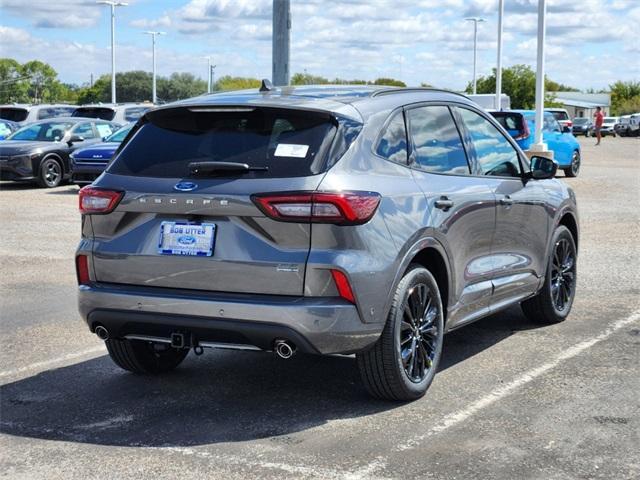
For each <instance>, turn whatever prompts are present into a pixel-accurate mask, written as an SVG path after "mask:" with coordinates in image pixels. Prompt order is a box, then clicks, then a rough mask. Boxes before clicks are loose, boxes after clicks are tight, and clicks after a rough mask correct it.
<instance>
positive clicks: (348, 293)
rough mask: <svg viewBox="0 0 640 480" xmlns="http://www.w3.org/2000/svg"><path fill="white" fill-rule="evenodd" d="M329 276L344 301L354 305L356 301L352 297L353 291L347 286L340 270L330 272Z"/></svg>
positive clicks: (344, 276) (347, 283)
mask: <svg viewBox="0 0 640 480" xmlns="http://www.w3.org/2000/svg"><path fill="white" fill-rule="evenodd" d="M331 276H332V277H333V281H334V282H335V284H336V288H337V289H338V294H339V295H340V296H341V297H342V298H344V299H345V300H346V301H348V302H351V303H353V304H355V303H356V299H355V297H354V295H353V290H351V285H350V284H349V279H348V278H347V276H346V275H345V274H344V273H342V272H341V271H340V270H331Z"/></svg>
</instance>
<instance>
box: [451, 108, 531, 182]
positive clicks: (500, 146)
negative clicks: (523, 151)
mask: <svg viewBox="0 0 640 480" xmlns="http://www.w3.org/2000/svg"><path fill="white" fill-rule="evenodd" d="M458 111H459V112H460V115H461V116H462V119H463V120H464V124H465V126H466V127H467V130H468V131H469V135H470V136H471V141H472V144H473V148H474V150H475V152H476V157H477V158H478V163H479V164H480V169H481V170H482V173H483V174H484V175H495V176H499V177H519V176H520V175H521V169H520V162H519V161H518V152H517V151H516V149H515V148H514V147H513V146H512V145H511V143H509V141H508V140H507V139H506V138H505V136H504V135H502V133H500V131H499V130H498V129H497V128H496V127H494V126H493V124H491V122H489V120H487V119H486V118H484V117H482V116H481V115H479V114H477V113H476V112H472V111H471V110H467V109H466V108H459V109H458Z"/></svg>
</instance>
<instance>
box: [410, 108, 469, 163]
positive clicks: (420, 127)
mask: <svg viewBox="0 0 640 480" xmlns="http://www.w3.org/2000/svg"><path fill="white" fill-rule="evenodd" d="M407 113H408V120H409V133H410V134H411V140H412V142H413V146H414V149H415V153H416V156H415V163H414V165H415V166H416V167H418V168H420V169H421V170H425V171H427V172H434V173H449V174H454V175H468V174H469V164H468V163H467V154H466V153H465V150H464V148H463V146H462V140H461V139H460V134H459V133H458V129H457V128H456V124H455V123H454V121H453V117H452V116H451V112H450V111H449V108H448V107H444V106H433V107H418V108H412V109H411V110H409V111H408V112H407Z"/></svg>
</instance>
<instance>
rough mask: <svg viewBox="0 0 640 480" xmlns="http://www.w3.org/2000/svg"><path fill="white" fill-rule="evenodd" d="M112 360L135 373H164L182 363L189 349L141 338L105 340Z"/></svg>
mask: <svg viewBox="0 0 640 480" xmlns="http://www.w3.org/2000/svg"><path fill="white" fill-rule="evenodd" d="M104 343H105V345H106V346H107V351H108V352H109V356H110V357H111V360H113V362H114V363H115V364H116V365H118V366H119V367H120V368H122V369H124V370H128V371H130V372H134V373H151V374H153V373H164V372H168V371H170V370H173V369H174V368H176V367H177V366H178V365H180V364H181V363H182V361H183V360H184V359H185V357H186V356H187V355H188V353H189V350H188V349H186V348H184V349H177V348H173V347H171V346H169V345H166V344H162V343H153V342H145V341H141V340H126V339H123V340H120V339H115V338H109V339H107V340H105V342H104Z"/></svg>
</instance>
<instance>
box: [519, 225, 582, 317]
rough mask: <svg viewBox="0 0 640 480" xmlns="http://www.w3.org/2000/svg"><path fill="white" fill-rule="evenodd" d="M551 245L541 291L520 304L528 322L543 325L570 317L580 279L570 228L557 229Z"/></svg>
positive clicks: (559, 227)
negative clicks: (577, 282) (577, 283)
mask: <svg viewBox="0 0 640 480" xmlns="http://www.w3.org/2000/svg"><path fill="white" fill-rule="evenodd" d="M551 245H552V248H551V255H550V256H549V259H548V264H547V272H546V274H545V281H544V285H543V286H542V289H541V290H540V291H539V292H538V293H537V294H536V296H535V297H532V298H530V299H528V300H525V301H524V302H522V304H521V307H522V311H523V312H524V314H525V315H526V317H527V318H528V319H529V320H531V321H532V322H536V323H540V324H544V325H551V324H554V323H560V322H562V321H564V320H565V319H566V318H567V316H568V315H569V313H570V312H571V306H572V305H573V299H574V298H575V292H576V281H577V279H578V274H577V258H578V257H577V251H576V243H575V240H574V238H573V235H571V232H570V231H569V229H568V228H567V227H565V226H563V225H560V226H558V228H556V230H555V232H554V233H553V238H552V240H551ZM564 248H566V250H563V249H564ZM567 255H568V256H567ZM558 273H560V275H558ZM558 278H562V280H558ZM565 293H566V295H565Z"/></svg>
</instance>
